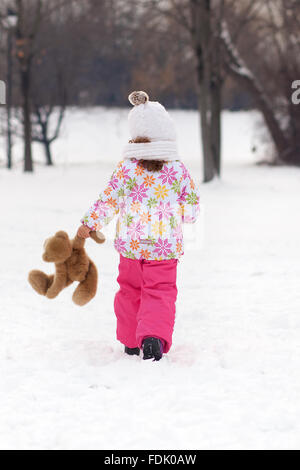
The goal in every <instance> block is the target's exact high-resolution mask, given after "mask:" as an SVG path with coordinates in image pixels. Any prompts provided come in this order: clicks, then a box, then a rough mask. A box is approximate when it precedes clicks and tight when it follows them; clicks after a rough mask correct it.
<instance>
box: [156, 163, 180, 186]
mask: <svg viewBox="0 0 300 470" xmlns="http://www.w3.org/2000/svg"><path fill="white" fill-rule="evenodd" d="M175 175H177V171H175V170H174V168H173V167H172V166H171V168H168V167H167V166H166V165H165V166H164V167H163V169H162V171H161V172H160V175H159V178H160V179H161V181H162V183H163V184H166V183H167V184H172V183H173V181H175V180H176V176H175Z"/></svg>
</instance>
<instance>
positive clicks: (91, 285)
mask: <svg viewBox="0 0 300 470" xmlns="http://www.w3.org/2000/svg"><path fill="white" fill-rule="evenodd" d="M97 281H98V273H97V268H96V266H95V265H94V263H93V262H92V261H91V260H89V269H88V272H87V275H86V278H85V280H84V281H81V282H80V283H79V284H78V286H77V287H76V289H75V291H74V294H73V297H72V298H73V302H74V303H75V304H77V305H80V306H82V305H85V304H87V303H88V302H89V301H90V300H92V298H93V297H95V295H96V292H97Z"/></svg>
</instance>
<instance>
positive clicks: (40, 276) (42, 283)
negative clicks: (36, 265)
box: [28, 269, 54, 295]
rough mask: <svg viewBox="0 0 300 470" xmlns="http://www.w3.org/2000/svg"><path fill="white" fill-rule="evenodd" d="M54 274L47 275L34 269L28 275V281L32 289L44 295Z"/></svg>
mask: <svg viewBox="0 0 300 470" xmlns="http://www.w3.org/2000/svg"><path fill="white" fill-rule="evenodd" d="M53 279H54V275H53V274H51V276H48V275H47V274H45V273H43V272H42V271H38V270H37V269H34V270H33V271H30V273H29V275H28V281H29V283H30V284H31V286H32V287H33V289H34V290H35V291H36V292H37V293H38V294H40V295H46V292H47V290H48V289H49V287H50V286H51V284H52V283H53Z"/></svg>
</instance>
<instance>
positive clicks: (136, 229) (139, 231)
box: [127, 221, 145, 238]
mask: <svg viewBox="0 0 300 470" xmlns="http://www.w3.org/2000/svg"><path fill="white" fill-rule="evenodd" d="M143 228H144V227H143V226H142V224H141V222H140V221H138V222H134V223H133V224H131V225H130V226H129V228H128V231H127V233H128V235H130V236H131V237H132V238H140V237H141V236H142V235H145V233H144V230H143Z"/></svg>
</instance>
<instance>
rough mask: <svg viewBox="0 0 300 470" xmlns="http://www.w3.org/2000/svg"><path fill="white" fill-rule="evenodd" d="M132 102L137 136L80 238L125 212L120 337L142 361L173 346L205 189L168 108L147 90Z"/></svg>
mask: <svg viewBox="0 0 300 470" xmlns="http://www.w3.org/2000/svg"><path fill="white" fill-rule="evenodd" d="M129 101H130V103H131V104H132V105H133V106H134V107H133V109H132V110H131V111H130V113H129V117H128V120H129V129H130V134H131V139H132V140H130V141H129V143H128V144H127V145H126V146H125V148H124V152H123V160H122V161H121V162H120V163H119V164H118V166H117V168H116V169H115V171H114V172H113V174H112V177H111V179H110V181H109V183H108V186H107V187H106V188H105V189H104V191H102V192H101V193H100V196H99V198H98V199H97V200H96V202H95V203H94V204H93V205H92V206H91V208H90V209H89V210H88V212H87V213H86V215H85V216H84V217H83V219H82V220H81V222H82V226H81V227H80V228H79V229H78V236H80V237H83V238H87V237H88V236H89V232H90V231H91V230H96V231H98V230H101V229H102V227H103V226H104V225H106V224H108V223H109V222H110V221H111V220H112V218H113V217H114V216H115V215H116V214H119V218H118V221H117V228H116V238H115V248H116V250H117V251H118V252H119V253H120V264H119V276H118V283H119V285H120V289H119V291H118V292H117V294H116V296H115V301H114V308H115V314H116V317H117V339H118V340H119V341H120V342H121V343H123V345H124V346H125V352H126V353H127V354H129V355H139V353H140V349H142V350H143V358H144V359H153V360H155V361H158V360H160V359H161V357H162V354H163V353H167V352H168V351H169V349H170V347H171V344H172V334H173V329H174V322H175V303H176V297H177V287H176V271H177V263H178V259H179V258H180V256H182V255H183V234H182V224H183V223H184V222H188V223H193V222H195V220H196V218H197V215H198V212H199V194H198V190H197V189H196V187H195V184H194V182H193V180H192V178H191V176H190V174H189V172H188V170H187V169H186V167H185V165H184V164H183V163H182V162H181V161H180V157H179V156H178V153H177V145H176V132H175V127H174V123H173V121H172V119H171V117H170V116H169V114H168V113H167V111H166V110H165V108H164V107H163V106H162V105H161V104H160V103H158V102H154V101H149V97H148V95H147V94H146V93H145V92H143V91H138V92H133V93H131V94H130V95H129Z"/></svg>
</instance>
